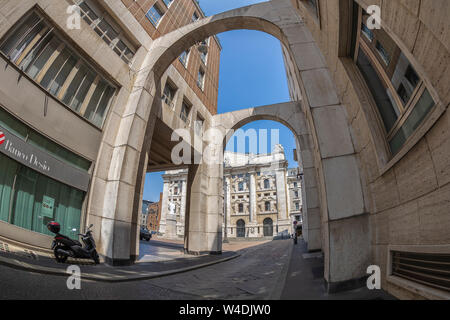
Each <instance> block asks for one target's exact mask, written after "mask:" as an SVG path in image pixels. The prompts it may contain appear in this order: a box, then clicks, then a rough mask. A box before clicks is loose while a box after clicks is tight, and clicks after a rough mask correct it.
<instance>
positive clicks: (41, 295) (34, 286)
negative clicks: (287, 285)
mask: <svg viewBox="0 0 450 320" xmlns="http://www.w3.org/2000/svg"><path fill="white" fill-rule="evenodd" d="M144 245H145V244H144ZM291 248H292V241H290V240H280V241H272V242H268V243H264V244H261V245H259V246H254V247H250V248H246V249H243V250H242V251H241V254H242V255H241V256H240V257H238V258H236V259H233V260H230V261H227V262H223V263H220V264H216V265H213V266H210V267H206V268H202V269H197V270H193V271H190V272H186V273H182V274H177V275H173V276H167V277H163V278H157V279H151V280H144V281H135V282H123V283H104V282H94V281H88V280H83V281H82V283H81V289H80V290H76V289H75V290H69V289H68V288H67V284H66V281H67V278H66V277H61V276H51V275H44V274H37V273H31V272H26V271H20V270H16V269H12V268H9V267H5V266H0V288H1V290H0V299H1V300H3V299H151V300H157V299H160V300H183V299H194V300H196V299H268V298H271V297H274V296H273V295H275V298H276V296H277V295H278V294H279V293H280V294H281V291H280V282H281V283H283V281H284V276H285V275H284V272H285V271H286V268H285V266H286V264H287V262H288V258H289V253H290V250H291ZM149 250H150V248H149Z"/></svg>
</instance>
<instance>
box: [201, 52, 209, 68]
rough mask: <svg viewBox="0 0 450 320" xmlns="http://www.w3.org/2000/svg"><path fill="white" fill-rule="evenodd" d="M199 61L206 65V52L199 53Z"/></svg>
mask: <svg viewBox="0 0 450 320" xmlns="http://www.w3.org/2000/svg"><path fill="white" fill-rule="evenodd" d="M200 59H201V60H202V62H203V64H204V65H206V61H207V59H208V52H203V51H201V52H200Z"/></svg>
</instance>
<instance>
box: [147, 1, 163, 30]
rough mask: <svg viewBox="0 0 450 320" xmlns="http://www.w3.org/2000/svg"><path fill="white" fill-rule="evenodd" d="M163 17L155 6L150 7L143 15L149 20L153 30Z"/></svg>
mask: <svg viewBox="0 0 450 320" xmlns="http://www.w3.org/2000/svg"><path fill="white" fill-rule="evenodd" d="M163 15H164V14H163V12H162V11H161V9H159V7H158V5H157V4H155V5H154V6H153V7H151V8H150V10H148V12H147V13H146V14H145V16H146V17H147V19H148V20H150V22H151V23H152V24H153V26H154V27H155V28H156V27H157V26H158V23H159V21H161V18H162V16H163Z"/></svg>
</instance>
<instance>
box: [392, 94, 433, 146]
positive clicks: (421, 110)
mask: <svg viewBox="0 0 450 320" xmlns="http://www.w3.org/2000/svg"><path fill="white" fill-rule="evenodd" d="M434 105H435V103H434V100H433V98H432V97H431V95H430V93H429V92H428V90H425V91H424V93H423V94H422V96H421V97H420V99H419V101H418V102H417V104H416V105H415V106H414V109H413V110H412V111H411V114H410V115H409V116H408V119H407V120H406V121H405V123H404V124H403V126H402V127H401V128H400V130H399V132H398V133H397V134H396V135H395V136H394V137H393V138H392V140H391V141H390V142H389V144H390V146H391V151H392V153H393V154H396V153H397V152H398V151H399V150H400V149H401V147H402V146H403V144H404V143H405V142H406V140H407V139H408V138H409V137H410V136H411V135H412V134H413V133H414V131H415V130H416V129H417V128H418V127H419V126H420V124H421V123H422V122H423V120H424V119H425V118H426V116H427V115H428V113H429V112H430V111H431V109H432V108H433V107H434Z"/></svg>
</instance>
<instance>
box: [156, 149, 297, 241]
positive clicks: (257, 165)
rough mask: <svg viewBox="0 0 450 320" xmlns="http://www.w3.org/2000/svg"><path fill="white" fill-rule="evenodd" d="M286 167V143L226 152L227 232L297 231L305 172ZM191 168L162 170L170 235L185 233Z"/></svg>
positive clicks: (164, 222)
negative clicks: (262, 151)
mask: <svg viewBox="0 0 450 320" xmlns="http://www.w3.org/2000/svg"><path fill="white" fill-rule="evenodd" d="M287 167H288V162H287V160H286V157H285V153H284V149H283V147H282V146H281V145H277V146H276V147H275V148H274V152H272V153H269V154H242V153H234V152H229V151H226V152H225V154H224V177H223V181H224V223H223V236H224V237H228V238H263V237H273V236H275V235H277V234H282V233H284V234H285V235H286V234H290V233H291V232H292V226H293V222H294V221H297V222H298V223H301V221H302V215H301V213H302V179H301V174H299V172H300V171H299V170H298V169H287ZM187 174H188V172H187V170H186V169H183V170H175V171H167V172H166V173H165V174H164V175H163V180H164V187H163V190H164V191H163V196H162V199H163V200H162V207H161V222H160V229H159V231H160V233H161V234H163V237H165V238H169V239H174V238H175V239H176V238H183V237H184V230H185V212H186V208H185V205H186V181H187ZM225 219H226V220H225ZM225 233H226V234H225Z"/></svg>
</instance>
